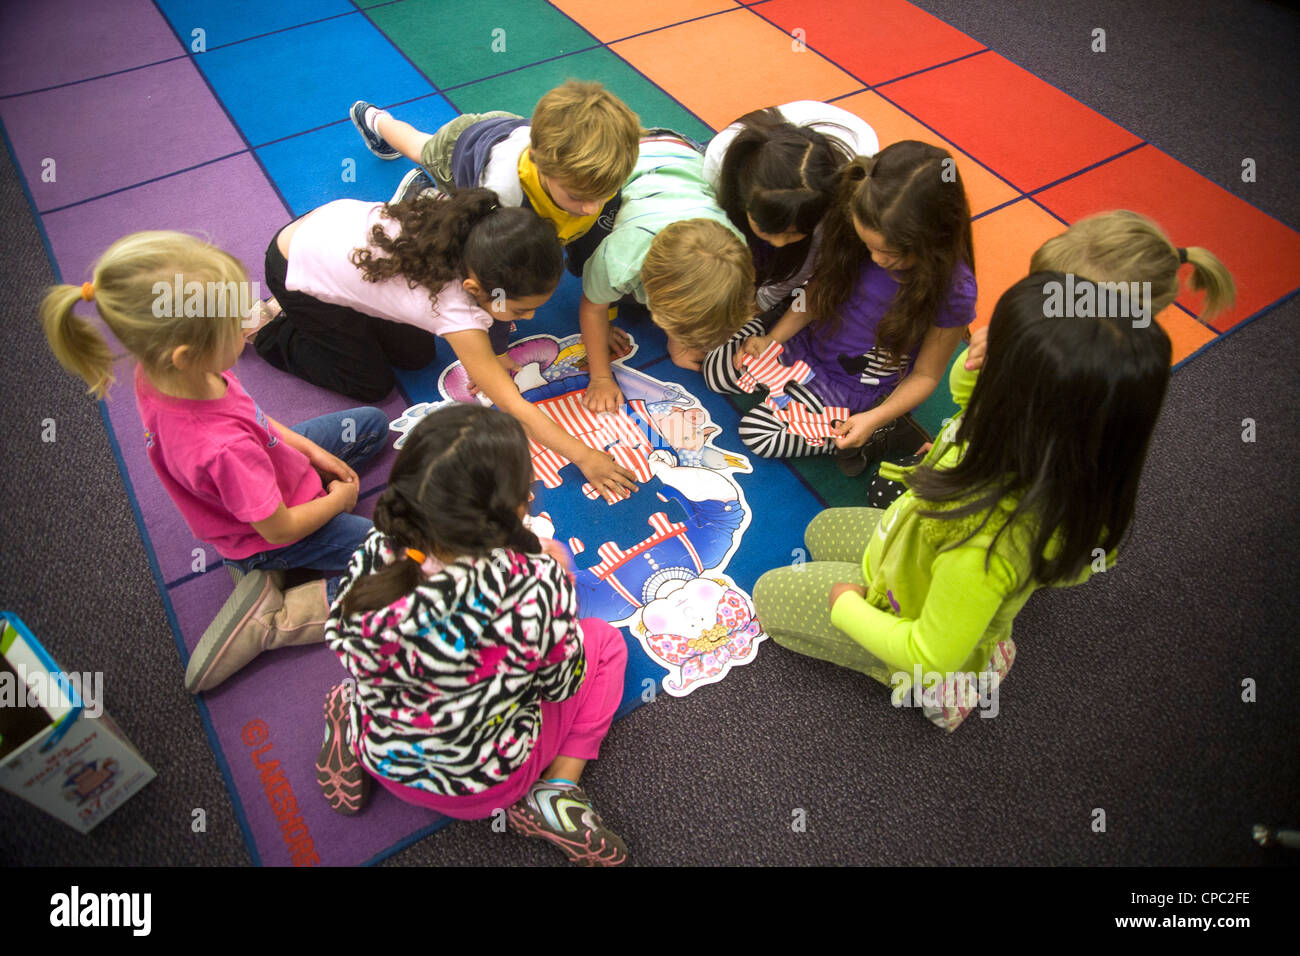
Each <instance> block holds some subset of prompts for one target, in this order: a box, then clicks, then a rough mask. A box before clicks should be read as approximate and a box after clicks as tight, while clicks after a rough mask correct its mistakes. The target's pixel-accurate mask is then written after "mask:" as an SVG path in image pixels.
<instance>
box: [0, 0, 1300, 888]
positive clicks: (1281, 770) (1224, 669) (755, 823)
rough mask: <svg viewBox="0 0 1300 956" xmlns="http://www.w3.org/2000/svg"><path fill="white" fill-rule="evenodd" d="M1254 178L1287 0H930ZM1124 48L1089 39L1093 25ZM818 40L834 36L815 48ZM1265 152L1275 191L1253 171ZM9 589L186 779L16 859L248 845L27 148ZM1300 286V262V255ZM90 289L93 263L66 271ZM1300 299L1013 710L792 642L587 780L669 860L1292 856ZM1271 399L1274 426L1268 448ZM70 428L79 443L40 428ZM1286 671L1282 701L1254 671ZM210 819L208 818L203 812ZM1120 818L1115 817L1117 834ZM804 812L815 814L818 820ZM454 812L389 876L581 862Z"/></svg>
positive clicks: (1282, 76) (1165, 437) (1286, 203)
mask: <svg viewBox="0 0 1300 956" xmlns="http://www.w3.org/2000/svg"><path fill="white" fill-rule="evenodd" d="M918 3H919V5H920V6H922V7H924V8H925V9H927V10H929V11H931V12H932V13H934V14H936V15H937V16H940V17H942V18H944V19H945V20H947V21H948V22H950V23H952V24H953V25H955V26H956V27H958V28H959V29H962V30H964V31H965V32H967V33H969V34H970V35H972V36H973V37H975V38H976V39H978V40H980V41H981V42H983V43H985V44H987V45H989V46H991V47H992V48H993V49H994V50H996V51H998V52H1000V53H1002V54H1003V55H1005V56H1007V57H1009V58H1010V59H1012V60H1014V61H1015V62H1017V63H1019V64H1020V65H1021V66H1023V67H1025V68H1026V69H1028V70H1030V71H1032V72H1034V73H1036V74H1038V75H1039V76H1041V77H1043V78H1044V79H1046V80H1048V81H1049V82H1051V83H1053V84H1055V85H1057V86H1058V87H1060V88H1061V89H1063V90H1065V91H1066V92H1068V93H1070V94H1071V95H1072V96H1074V97H1076V98H1077V99H1079V100H1081V101H1082V102H1084V103H1086V104H1087V105H1089V106H1091V107H1093V108H1095V109H1097V110H1099V111H1101V112H1102V113H1104V114H1106V115H1107V116H1109V117H1110V118H1112V119H1113V120H1115V121H1116V122H1118V123H1120V124H1121V125H1123V126H1125V127H1126V128H1128V129H1130V130H1132V131H1134V132H1135V133H1137V134H1138V135H1140V136H1142V137H1143V138H1145V139H1147V140H1148V141H1149V142H1151V143H1153V144H1154V145H1156V146H1158V147H1160V148H1161V149H1164V150H1166V151H1168V152H1169V153H1171V154H1172V155H1173V156H1174V157H1176V158H1178V159H1180V160H1182V161H1183V162H1185V163H1187V164H1189V165H1190V166H1192V167H1193V168H1195V169H1197V170H1198V171H1200V172H1201V173H1203V174H1204V175H1206V176H1208V177H1209V178H1210V179H1211V180H1213V181H1214V182H1216V183H1218V184H1219V185H1221V186H1223V187H1224V188H1226V189H1228V190H1230V191H1231V192H1233V193H1235V194H1237V195H1239V196H1241V197H1242V198H1245V199H1247V200H1249V201H1250V202H1252V203H1254V204H1256V205H1257V206H1259V207H1261V208H1262V209H1264V210H1265V211H1267V212H1269V213H1271V214H1272V215H1274V216H1276V217H1278V218H1279V219H1281V220H1282V221H1283V222H1285V223H1287V224H1289V225H1291V226H1292V227H1296V226H1300V191H1298V190H1297V189H1296V169H1295V156H1296V155H1297V154H1298V153H1300V128H1298V126H1297V123H1296V121H1295V112H1294V110H1295V107H1294V104H1295V103H1296V101H1297V93H1298V92H1300V90H1297V86H1298V85H1300V82H1298V81H1300V75H1298V74H1297V71H1296V70H1295V53H1294V51H1295V50H1296V49H1297V48H1300V17H1298V16H1297V14H1296V13H1295V12H1294V11H1293V10H1291V9H1288V8H1286V7H1283V6H1279V5H1277V4H1273V3H1265V2H1259V0H1255V2H1245V3H1237V4H1231V5H1224V4H1218V3H1213V2H1206V0H1196V2H1170V0H1159V2H1151V3H1144V4H1133V3H1122V2H1118V0H1110V2H1104V0H1083V2H1079V3H1071V4H1054V3H1040V2H1029V0H991V2H984V0H980V2H976V0H918ZM1098 26H1100V27H1103V28H1104V29H1106V31H1107V38H1108V52H1107V53H1105V54H1093V53H1091V51H1090V49H1089V42H1090V37H1091V31H1092V29H1093V28H1094V27H1098ZM814 45H815V44H814ZM1247 156H1249V157H1251V158H1254V159H1255V160H1256V163H1257V168H1258V178H1257V181H1256V182H1254V183H1243V182H1241V180H1240V175H1239V173H1240V168H1241V159H1242V158H1243V157H1247ZM0 241H2V243H3V248H4V249H5V250H6V255H5V257H4V265H3V266H2V267H0V322H3V328H4V330H5V334H6V351H7V353H8V355H9V357H10V358H12V359H13V361H12V362H9V363H7V364H6V366H5V369H4V371H3V374H0V390H2V392H0V407H2V408H3V409H4V414H3V415H0V447H3V449H4V458H3V465H2V466H0V502H3V506H4V511H3V519H2V522H3V525H2V527H3V530H2V531H0V605H2V606H3V607H5V608H7V609H12V610H16V611H17V612H18V613H19V614H20V615H21V616H22V617H23V618H24V619H25V620H26V621H27V623H28V624H29V626H30V627H31V628H32V629H33V631H34V632H35V633H36V634H38V635H40V636H41V638H42V640H43V641H45V642H46V644H47V646H49V647H50V649H51V650H52V652H53V653H54V655H55V657H56V658H57V659H58V660H59V661H60V662H61V663H63V664H64V666H66V667H69V668H75V669H77V670H91V671H94V670H101V671H103V672H105V674H106V675H107V676H106V688H105V690H106V698H107V706H108V708H109V710H110V711H111V712H112V713H113V714H114V715H115V717H116V718H117V719H118V721H119V722H120V723H121V725H122V726H123V728H124V729H125V731H126V732H127V734H128V735H129V736H130V737H131V738H132V739H133V740H134V741H135V743H136V744H137V745H138V746H139V747H140V748H141V749H142V750H143V751H144V752H145V753H146V754H147V756H148V759H149V760H150V762H151V763H152V764H153V766H154V767H155V769H156V770H157V771H158V775H159V776H158V779H157V780H156V781H155V782H154V783H152V784H150V785H149V786H148V787H147V788H146V789H145V790H144V791H142V792H141V793H140V794H139V795H138V796H136V797H135V798H133V799H132V800H131V801H129V802H128V803H127V804H126V805H125V806H123V807H122V808H121V809H120V810H118V811H117V812H116V813H115V814H114V815H113V816H112V817H111V818H110V819H109V820H108V821H107V822H105V823H104V824H103V825H102V826H101V827H100V828H99V829H98V830H97V831H96V832H95V833H93V834H91V835H90V836H84V837H83V836H79V835H77V834H75V833H74V832H73V831H71V830H70V829H68V828H66V827H65V826H64V825H63V824H61V823H59V822H57V821H55V820H53V819H52V818H49V817H47V816H45V815H43V814H42V813H41V812H40V811H38V810H35V809H34V808H32V807H29V806H28V805H26V804H24V803H22V802H20V801H18V800H17V799H16V798H13V797H11V796H9V795H4V794H0V862H3V863H6V864H22V865H38V864H62V865H124V864H125V865H139V864H162V865H214V864H234V865H244V864H247V863H248V862H249V856H248V853H247V851H246V849H245V848H244V844H243V841H242V839H241V836H240V833H239V829H238V826H237V825H236V822H235V818H234V812H233V809H232V805H231V802H230V797H229V795H228V794H227V791H226V789H225V787H224V785H223V783H222V779H221V775H220V772H219V771H218V769H217V764H216V761H215V759H214V757H213V755H212V752H211V750H210V749H209V746H208V743H207V740H206V737H205V735H204V733H203V729H202V726H201V724H200V720H199V716H198V712H197V710H196V708H195V706H194V703H193V702H192V700H191V699H190V698H189V696H188V695H187V694H186V693H185V691H184V689H183V687H182V681H181V678H182V673H183V668H182V667H181V662H180V659H179V656H178V655H177V652H176V649H175V645H174V643H173V638H172V635H171V632H170V629H169V627H168V624H167V620H166V616H165V614H164V611H163V606H162V602H161V599H160V598H159V595H158V594H157V592H156V590H155V588H154V584H153V579H152V576H151V575H150V572H149V565H148V560H147V557H146V554H145V551H144V548H143V546H142V544H141V541H140V536H139V533H138V532H137V530H136V526H135V523H134V520H133V517H132V514H131V510H130V506H129V504H128V500H127V497H126V495H125V492H124V489H123V485H122V479H121V477H120V475H119V473H118V470H117V468H116V466H115V464H114V461H113V457H112V453H111V450H110V447H109V443H108V439H107V436H106V433H105V430H104V427H103V424H102V422H101V420H100V416H99V412H98V410H97V407H96V406H95V404H94V403H93V402H92V401H90V400H89V399H88V398H87V397H86V396H85V395H84V394H83V390H82V387H81V385H80V383H79V382H78V381H77V380H74V379H72V378H71V377H70V376H68V375H66V374H64V373H63V372H62V371H61V370H60V369H59V368H58V366H57V365H56V363H55V362H54V360H53V358H52V357H51V356H50V354H49V352H48V350H47V348H46V346H45V344H44V341H43V339H42V337H41V335H40V331H39V328H38V326H37V324H36V322H35V306H36V303H37V301H38V299H39V296H40V292H41V289H42V288H43V287H44V286H45V285H46V284H48V283H50V282H51V281H53V278H54V276H53V274H52V271H51V267H50V263H49V259H48V257H47V255H46V253H45V250H44V247H43V245H42V242H41V237H40V234H39V232H38V230H37V228H36V225H35V223H34V220H33V218H32V215H31V212H30V209H29V207H28V205H27V202H26V200H25V198H24V195H23V192H22V189H21V186H20V185H19V183H18V180H17V176H16V174H15V172H14V169H13V167H12V165H11V164H10V162H9V160H8V158H7V157H3V161H2V163H0ZM1296 272H1297V278H1300V263H1297V267H1296ZM70 278H73V279H79V278H80V277H70ZM1298 318H1300V301H1297V300H1292V301H1290V302H1287V303H1285V304H1283V305H1281V306H1280V307H1278V308H1276V309H1274V310H1273V311H1272V312H1270V313H1269V314H1267V315H1265V316H1264V317H1263V318H1261V319H1259V320H1257V321H1255V322H1253V323H1252V324H1250V325H1249V326H1247V327H1245V328H1243V329H1241V330H1240V331H1238V332H1236V333H1234V334H1233V335H1232V336H1230V337H1229V338H1228V339H1227V340H1226V341H1224V342H1223V343H1221V344H1219V345H1217V346H1215V347H1214V348H1213V349H1211V350H1210V351H1209V352H1208V353H1206V354H1204V355H1202V356H1201V357H1199V358H1197V359H1196V360H1195V361H1193V362H1192V363H1191V364H1190V365H1188V366H1186V367H1185V368H1183V369H1181V370H1179V371H1178V372H1177V373H1176V374H1175V375H1174V378H1173V383H1172V386H1171V388H1170V392H1169V397H1168V401H1167V404H1166V406H1165V411H1164V414H1163V417H1162V419H1161V422H1160V425H1159V427H1158V429H1157V433H1156V436H1155V440H1154V443H1153V447H1152V452H1151V457H1150V461H1149V464H1148V466H1147V469H1146V472H1145V476H1144V480H1143V485H1142V492H1141V500H1140V505H1139V514H1138V518H1137V522H1136V525H1135V527H1134V529H1133V532H1132V536H1131V541H1130V543H1129V546H1128V549H1127V551H1126V552H1125V553H1124V555H1123V559H1122V561H1121V563H1120V565H1119V567H1118V568H1117V569H1116V570H1114V571H1113V572H1111V573H1107V574H1105V575H1101V576H1099V577H1098V578H1097V579H1095V580H1094V582H1093V583H1091V584H1089V585H1088V586H1087V587H1084V588H1077V589H1073V590H1068V591H1060V592H1052V593H1040V594H1038V595H1036V596H1035V597H1034V598H1033V599H1031V601H1030V603H1029V605H1028V606H1027V607H1026V609H1025V611H1024V612H1023V613H1022V615H1021V617H1020V618H1019V619H1018V620H1017V623H1016V638H1017V643H1018V645H1019V648H1020V656H1019V658H1018V659H1017V662H1016V665H1015V669H1014V671H1013V672H1012V675H1011V677H1010V678H1009V680H1008V682H1007V683H1006V685H1005V686H1004V688H1003V692H1002V694H1001V700H1000V705H1001V713H1000V715H999V716H998V718H997V719H992V720H978V719H974V718H972V719H971V720H970V721H969V724H968V726H964V727H962V728H961V729H960V730H959V731H958V732H957V733H956V734H955V735H953V736H951V737H949V736H945V735H943V734H942V733H940V732H938V731H936V730H935V729H933V728H932V727H930V726H929V725H928V724H927V723H926V722H924V721H923V720H922V719H921V718H920V717H919V716H917V715H916V714H914V713H908V712H898V711H895V710H894V709H893V708H892V707H891V706H890V703H889V695H888V693H887V692H885V691H884V690H883V689H882V688H881V687H879V686H878V685H875V684H874V683H872V682H870V681H869V680H867V679H866V678H863V677H861V676H859V675H857V674H854V673H851V672H848V671H843V670H840V669H837V668H835V667H832V666H830V665H826V664H822V663H820V662H817V661H813V660H809V659H805V658H801V657H798V656H796V655H794V654H791V653H788V652H786V651H784V650H783V649H781V648H778V647H776V646H774V645H771V644H769V645H767V646H765V647H764V648H763V649H762V651H761V653H760V654H759V656H758V659H757V660H756V661H755V662H754V663H753V664H752V665H750V666H747V667H743V668H739V669H738V670H736V671H733V672H732V673H731V674H730V675H729V676H728V678H727V680H726V681H724V682H723V683H721V684H719V685H716V686H713V687H709V688H705V689H704V690H703V691H701V692H699V693H696V694H694V695H692V696H691V697H689V698H687V699H686V700H674V699H671V698H668V697H661V698H660V699H659V700H658V701H657V702H655V703H654V704H652V705H649V706H646V707H643V708H641V709H640V710H639V711H637V712H636V713H634V714H633V715H632V716H630V717H628V718H627V719H625V720H623V721H620V722H619V723H617V724H615V725H614V727H613V729H612V731H611V732H610V735H609V738H608V740H607V742H606V744H605V750H604V756H602V758H601V760H600V761H599V762H597V763H596V764H594V765H593V766H592V768H591V769H590V770H589V771H588V774H587V776H586V777H585V778H584V780H585V784H586V786H587V789H588V790H589V792H590V793H591V794H592V795H593V796H594V797H595V799H597V801H598V802H599V804H600V806H601V808H602V812H603V813H604V816H605V819H606V821H607V822H608V823H609V825H610V826H611V827H613V828H614V829H616V830H617V831H618V832H620V833H621V834H622V835H623V836H624V837H625V838H626V840H627V842H628V844H629V846H630V847H631V849H632V852H633V854H634V859H635V860H636V861H637V862H638V863H640V864H643V865H661V866H672V865H702V864H824V863H861V864H877V865H878V864H886V865H897V864H931V865H943V864H959V865H961V864H1108V865H1113V864H1138V865H1146V864H1153V865H1214V864H1227V865H1252V864H1264V865H1267V864H1274V863H1284V864H1285V863H1291V862H1294V858H1295V856H1296V855H1295V854H1292V855H1291V857H1288V856H1287V855H1286V853H1285V851H1277V852H1269V851H1263V850H1260V849H1259V848H1257V847H1255V846H1254V845H1253V844H1252V843H1251V841H1250V827H1251V824H1253V823H1256V822H1264V823H1275V824H1276V823H1289V824H1292V825H1296V824H1300V761H1297V759H1296V755H1297V746H1296V740H1297V734H1298V733H1300V695H1297V694H1296V693H1295V692H1294V679H1295V678H1294V675H1295V674H1296V671H1297V666H1298V665H1300V651H1298V650H1297V642H1296V640H1295V636H1294V635H1295V628H1296V625H1297V623H1300V613H1297V610H1298V606H1300V598H1298V597H1297V593H1296V573H1295V569H1296V567H1297V559H1298V558H1300V554H1298V551H1300V546H1298V545H1297V542H1298V541H1300V528H1298V527H1297V518H1296V501H1297V498H1298V495H1297V490H1298V489H1297V457H1298V456H1297V445H1296V440H1295V439H1296V436H1297V408H1300V394H1297V393H1298V391H1300V389H1297V375H1296V368H1297V362H1296V359H1295V357H1294V355H1293V354H1292V351H1291V348H1292V345H1293V343H1294V334H1293V332H1291V333H1288V332H1287V330H1288V329H1292V330H1294V329H1295V328H1296V324H1295V323H1296V321H1297V319H1298ZM1247 417H1249V418H1253V419H1254V420H1255V421H1256V425H1257V440H1256V441H1255V442H1254V443H1244V442H1243V441H1242V440H1241V422H1242V419H1244V418H1247ZM47 418H53V419H54V420H55V422H56V427H57V439H56V441H54V442H52V443H47V442H42V441H41V437H40V436H41V429H42V425H41V423H42V421H43V420H44V419H47ZM1245 678H1253V679H1254V680H1255V681H1256V682H1257V685H1258V699H1257V701H1256V702H1255V703H1244V702H1243V701H1242V700H1241V683H1242V681H1243V680H1244V679H1245ZM195 808H203V809H204V810H206V813H207V830H206V832H204V833H197V834H196V833H194V832H192V830H191V828H190V821H191V818H192V811H193V810H194V809H195ZM1095 808H1102V809H1104V810H1105V811H1106V816H1107V828H1106V831H1105V832H1104V833H1096V832H1094V831H1093V829H1092V828H1091V826H1090V824H1091V823H1092V820H1093V818H1094V814H1093V811H1094V809H1095ZM799 810H801V811H803V814H802V816H803V818H804V819H805V821H806V827H805V828H804V829H803V831H802V832H796V831H795V830H794V829H793V828H792V826H791V824H792V821H793V820H794V819H795V818H796V813H795V812H796V811H799ZM560 862H561V860H560V857H559V856H558V854H556V853H554V851H552V850H550V849H549V848H547V847H545V846H542V845H540V844H537V843H536V842H535V841H525V840H520V839H518V838H516V837H513V836H509V835H504V834H496V833H494V832H492V830H491V828H490V827H489V826H488V825H487V824H486V823H478V824H474V823H470V824H455V825H453V826H451V827H449V828H446V829H444V830H442V831H440V832H438V833H436V834H433V835H432V836H430V837H428V838H426V839H424V840H421V841H419V842H418V843H417V844H415V845H414V846H411V847H409V848H407V849H405V850H403V851H402V852H400V853H398V854H396V855H395V856H393V857H392V858H390V860H389V861H387V864H388V865H478V864H492V865H512V864H518V865H553V864H557V863H560Z"/></svg>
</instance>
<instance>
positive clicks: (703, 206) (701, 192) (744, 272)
mask: <svg viewBox="0 0 1300 956" xmlns="http://www.w3.org/2000/svg"><path fill="white" fill-rule="evenodd" d="M624 297H630V298H633V299H635V300H636V301H637V302H639V303H641V304H643V305H645V306H647V307H648V308H649V310H650V315H651V318H652V319H653V320H654V322H655V324H656V325H658V326H659V327H660V328H662V329H663V330H664V331H665V332H667V333H668V354H669V355H670V356H671V358H672V360H673V362H674V363H675V364H677V365H679V366H681V367H682V368H689V369H699V368H700V362H701V361H702V359H703V358H704V355H705V354H706V352H707V350H708V349H711V348H714V347H715V346H717V345H719V344H721V343H722V342H725V341H726V340H727V339H728V338H730V337H731V335H732V334H733V333H734V332H735V331H736V330H737V329H739V328H740V327H741V326H742V325H744V324H745V323H746V322H747V321H749V319H750V318H752V317H753V312H754V266H753V262H752V260H751V258H750V254H749V250H748V248H747V247H746V245H745V241H744V239H743V238H742V237H741V235H740V233H739V232H737V231H736V228H735V227H734V226H733V225H732V224H731V222H730V221H729V220H728V219H727V215H726V213H724V212H723V211H722V209H721V208H720V207H719V206H718V203H717V200H716V199H715V198H714V194H713V189H712V187H711V186H710V185H709V183H708V181H707V180H706V179H705V178H704V157H703V156H701V155H700V154H699V152H697V151H696V150H695V149H693V148H692V147H691V146H690V145H689V144H688V143H686V142H685V141H683V140H681V139H680V138H678V137H677V136H675V135H673V134H670V133H663V134H658V135H649V136H647V137H646V138H644V139H643V140H642V141H641V151H640V155H639V157H638V158H637V163H636V167H635V168H634V169H633V170H632V175H631V176H630V177H628V180H627V182H625V183H624V184H623V188H622V190H621V192H620V205H619V208H618V212H617V214H616V216H615V217H614V222H613V228H612V230H611V231H610V233H609V235H608V236H606V237H605V238H604V239H603V240H602V241H601V243H600V245H599V246H597V247H596V249H595V251H594V252H593V253H592V254H591V257H590V258H589V259H588V260H587V262H586V264H585V265H584V267H583V270H582V304H581V305H580V306H579V313H578V318H579V323H580V324H581V327H582V340H583V344H584V345H586V347H587V362H588V368H589V371H590V373H591V384H590V385H589V386H588V388H587V395H586V404H587V407H588V408H589V409H591V410H592V411H597V412H600V411H612V410H614V409H616V408H617V407H618V406H619V404H620V403H621V402H622V393H621V391H620V390H619V387H618V385H617V384H616V383H615V382H614V377H613V373H612V371H611V369H610V359H609V340H610V324H609V306H610V305H612V304H613V303H616V302H618V301H619V300H620V299H623V298H624Z"/></svg>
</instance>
